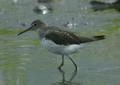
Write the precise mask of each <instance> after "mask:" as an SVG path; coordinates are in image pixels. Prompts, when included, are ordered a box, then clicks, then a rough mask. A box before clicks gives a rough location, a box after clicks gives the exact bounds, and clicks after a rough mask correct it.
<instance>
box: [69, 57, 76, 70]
mask: <svg viewBox="0 0 120 85" xmlns="http://www.w3.org/2000/svg"><path fill="white" fill-rule="evenodd" d="M67 57H68V58H69V59H70V60H71V61H72V63H73V65H74V66H75V71H76V72H77V65H76V63H75V62H74V61H73V59H72V58H71V57H70V56H67Z"/></svg>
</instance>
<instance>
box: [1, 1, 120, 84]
mask: <svg viewBox="0 0 120 85" xmlns="http://www.w3.org/2000/svg"><path fill="white" fill-rule="evenodd" d="M90 1H91V0H53V2H51V3H49V4H50V5H51V6H52V7H53V12H50V13H47V14H36V13H35V12H34V11H33V9H34V7H35V6H38V5H39V3H37V0H17V2H16V3H15V0H13V1H12V0H0V85H67V84H63V83H60V82H61V81H62V75H61V73H60V72H59V71H58V70H57V66H58V65H59V64H60V62H61V57H59V56H58V55H54V54H51V53H49V52H47V50H46V49H44V48H42V47H41V46H40V41H39V38H38V36H37V34H36V33H35V32H28V33H25V34H23V35H21V36H17V33H18V32H20V31H22V30H24V29H26V28H28V27H29V25H30V23H31V22H32V21H33V20H36V19H40V20H42V21H44V22H46V23H47V24H48V25H54V26H59V27H63V25H64V24H65V23H67V22H73V23H76V26H75V27H74V28H71V29H69V30H71V31H73V32H76V33H78V34H79V35H84V36H92V35H100V34H105V35H106V39H105V40H103V41H99V42H93V43H89V44H87V45H86V46H85V47H84V48H83V49H80V51H79V53H76V54H74V55H72V58H74V60H75V62H76V63H77V65H78V68H79V69H78V73H77V75H76V77H75V78H74V80H73V81H72V82H73V83H71V85H120V80H119V79H120V13H119V12H117V11H115V10H114V9H112V10H105V11H102V12H101V11H98V12H93V10H92V9H91V6H90V4H89V2H90ZM102 1H105V0H102ZM72 18H74V20H73V21H72ZM56 56H57V57H56ZM73 69H74V67H73V66H72V64H71V62H70V61H69V60H68V59H66V60H65V66H64V72H65V75H66V76H65V77H66V80H69V78H70V76H71V75H72V71H73ZM68 85H69V84H68Z"/></svg>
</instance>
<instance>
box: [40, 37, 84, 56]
mask: <svg viewBox="0 0 120 85" xmlns="http://www.w3.org/2000/svg"><path fill="white" fill-rule="evenodd" d="M41 44H42V46H43V47H45V48H47V49H48V51H50V52H52V53H55V54H59V55H69V54H72V53H75V52H77V51H78V50H79V49H80V48H81V47H83V44H81V45H77V44H72V45H67V46H66V45H57V44H56V43H54V42H52V41H51V40H46V39H45V38H44V39H42V42H41Z"/></svg>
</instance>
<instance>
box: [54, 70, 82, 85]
mask: <svg viewBox="0 0 120 85" xmlns="http://www.w3.org/2000/svg"><path fill="white" fill-rule="evenodd" d="M58 70H59V72H60V73H61V75H62V81H59V82H56V83H54V84H52V85H81V84H80V83H76V82H72V81H73V79H74V78H75V77H76V75H77V70H76V69H75V70H74V72H73V73H72V74H71V77H70V79H69V80H66V77H65V71H64V70H63V69H61V68H60V69H58Z"/></svg>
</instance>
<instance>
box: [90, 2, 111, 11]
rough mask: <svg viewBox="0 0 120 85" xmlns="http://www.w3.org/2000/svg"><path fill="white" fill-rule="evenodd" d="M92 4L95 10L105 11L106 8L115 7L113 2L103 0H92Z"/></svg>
mask: <svg viewBox="0 0 120 85" xmlns="http://www.w3.org/2000/svg"><path fill="white" fill-rule="evenodd" d="M90 4H91V5H92V9H93V10H94V11H103V10H105V9H109V8H113V4H112V3H105V2H101V1H91V2H90Z"/></svg>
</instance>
